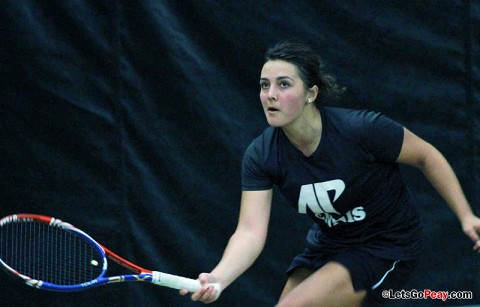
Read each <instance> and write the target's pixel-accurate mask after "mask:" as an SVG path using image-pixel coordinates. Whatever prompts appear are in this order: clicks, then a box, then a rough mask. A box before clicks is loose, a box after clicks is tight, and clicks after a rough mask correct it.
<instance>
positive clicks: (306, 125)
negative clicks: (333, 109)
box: [282, 106, 322, 157]
mask: <svg viewBox="0 0 480 307" xmlns="http://www.w3.org/2000/svg"><path fill="white" fill-rule="evenodd" d="M312 107H313V110H311V112H309V113H307V114H306V116H305V117H304V119H303V120H301V121H298V122H297V123H295V124H294V125H292V126H289V127H283V128H282V129H283V131H284V133H285V135H286V136H287V138H288V139H289V140H290V142H291V143H292V144H293V145H294V146H295V147H296V148H297V149H298V150H300V151H301V152H302V153H303V154H304V155H305V156H307V157H308V156H310V155H311V154H313V152H314V151H315V150H316V149H317V147H318V144H319V143H320V138H321V134H322V118H321V116H320V110H318V109H317V107H315V106H312Z"/></svg>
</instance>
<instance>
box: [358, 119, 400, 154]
mask: <svg viewBox="0 0 480 307" xmlns="http://www.w3.org/2000/svg"><path fill="white" fill-rule="evenodd" d="M364 123H365V135H364V137H365V140H366V144H367V147H368V150H369V152H370V153H371V154H372V155H373V156H374V157H375V158H376V159H377V160H380V161H385V162H395V161H396V160H397V158H398V155H399V154H400V150H401V149H402V144H403V133H404V132H403V126H402V125H401V124H399V123H398V122H396V121H394V120H392V119H390V118H388V117H386V116H385V115H383V114H382V113H376V112H367V114H366V116H365V122H364Z"/></svg>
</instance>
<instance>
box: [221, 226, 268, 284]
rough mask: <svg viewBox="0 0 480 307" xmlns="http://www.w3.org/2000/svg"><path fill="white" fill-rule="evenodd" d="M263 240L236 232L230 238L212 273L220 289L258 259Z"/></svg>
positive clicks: (246, 232) (250, 234)
mask: <svg viewBox="0 0 480 307" xmlns="http://www.w3.org/2000/svg"><path fill="white" fill-rule="evenodd" d="M264 244H265V238H257V237H256V236H255V234H254V233H252V232H249V231H241V230H237V231H236V232H235V233H234V234H233V235H232V237H231V238H230V240H229V242H228V245H227V247H226V249H225V252H224V254H223V257H222V260H221V261H220V263H219V264H218V265H217V267H216V268H215V269H214V270H213V271H212V274H213V275H214V276H215V277H216V279H217V280H218V282H220V284H221V285H222V289H225V288H226V287H228V286H229V285H230V284H231V283H232V282H233V281H234V280H235V279H237V278H238V277H239V276H240V275H241V274H242V273H243V272H245V271H246V270H247V269H248V268H249V267H250V266H251V265H252V264H253V263H254V262H255V260H256V259H257V258H258V256H259V255H260V253H261V251H262V249H263V246H264Z"/></svg>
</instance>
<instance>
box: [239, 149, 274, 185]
mask: <svg viewBox="0 0 480 307" xmlns="http://www.w3.org/2000/svg"><path fill="white" fill-rule="evenodd" d="M258 146H259V145H258V143H256V142H252V143H251V144H250V146H248V148H247V150H245V153H244V155H243V161H242V191H261V190H269V189H271V188H272V187H273V183H272V180H271V178H270V176H269V175H268V173H267V171H266V170H265V169H264V167H263V165H262V164H263V163H262V161H264V159H263V157H262V156H261V153H262V152H263V150H261V148H258Z"/></svg>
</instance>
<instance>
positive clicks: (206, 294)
mask: <svg viewBox="0 0 480 307" xmlns="http://www.w3.org/2000/svg"><path fill="white" fill-rule="evenodd" d="M191 298H192V301H200V302H203V303H206V304H208V303H211V302H213V301H215V300H216V299H217V291H216V290H215V288H214V287H213V286H207V287H204V288H202V289H200V290H198V291H196V292H194V293H193V294H192V297H191Z"/></svg>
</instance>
